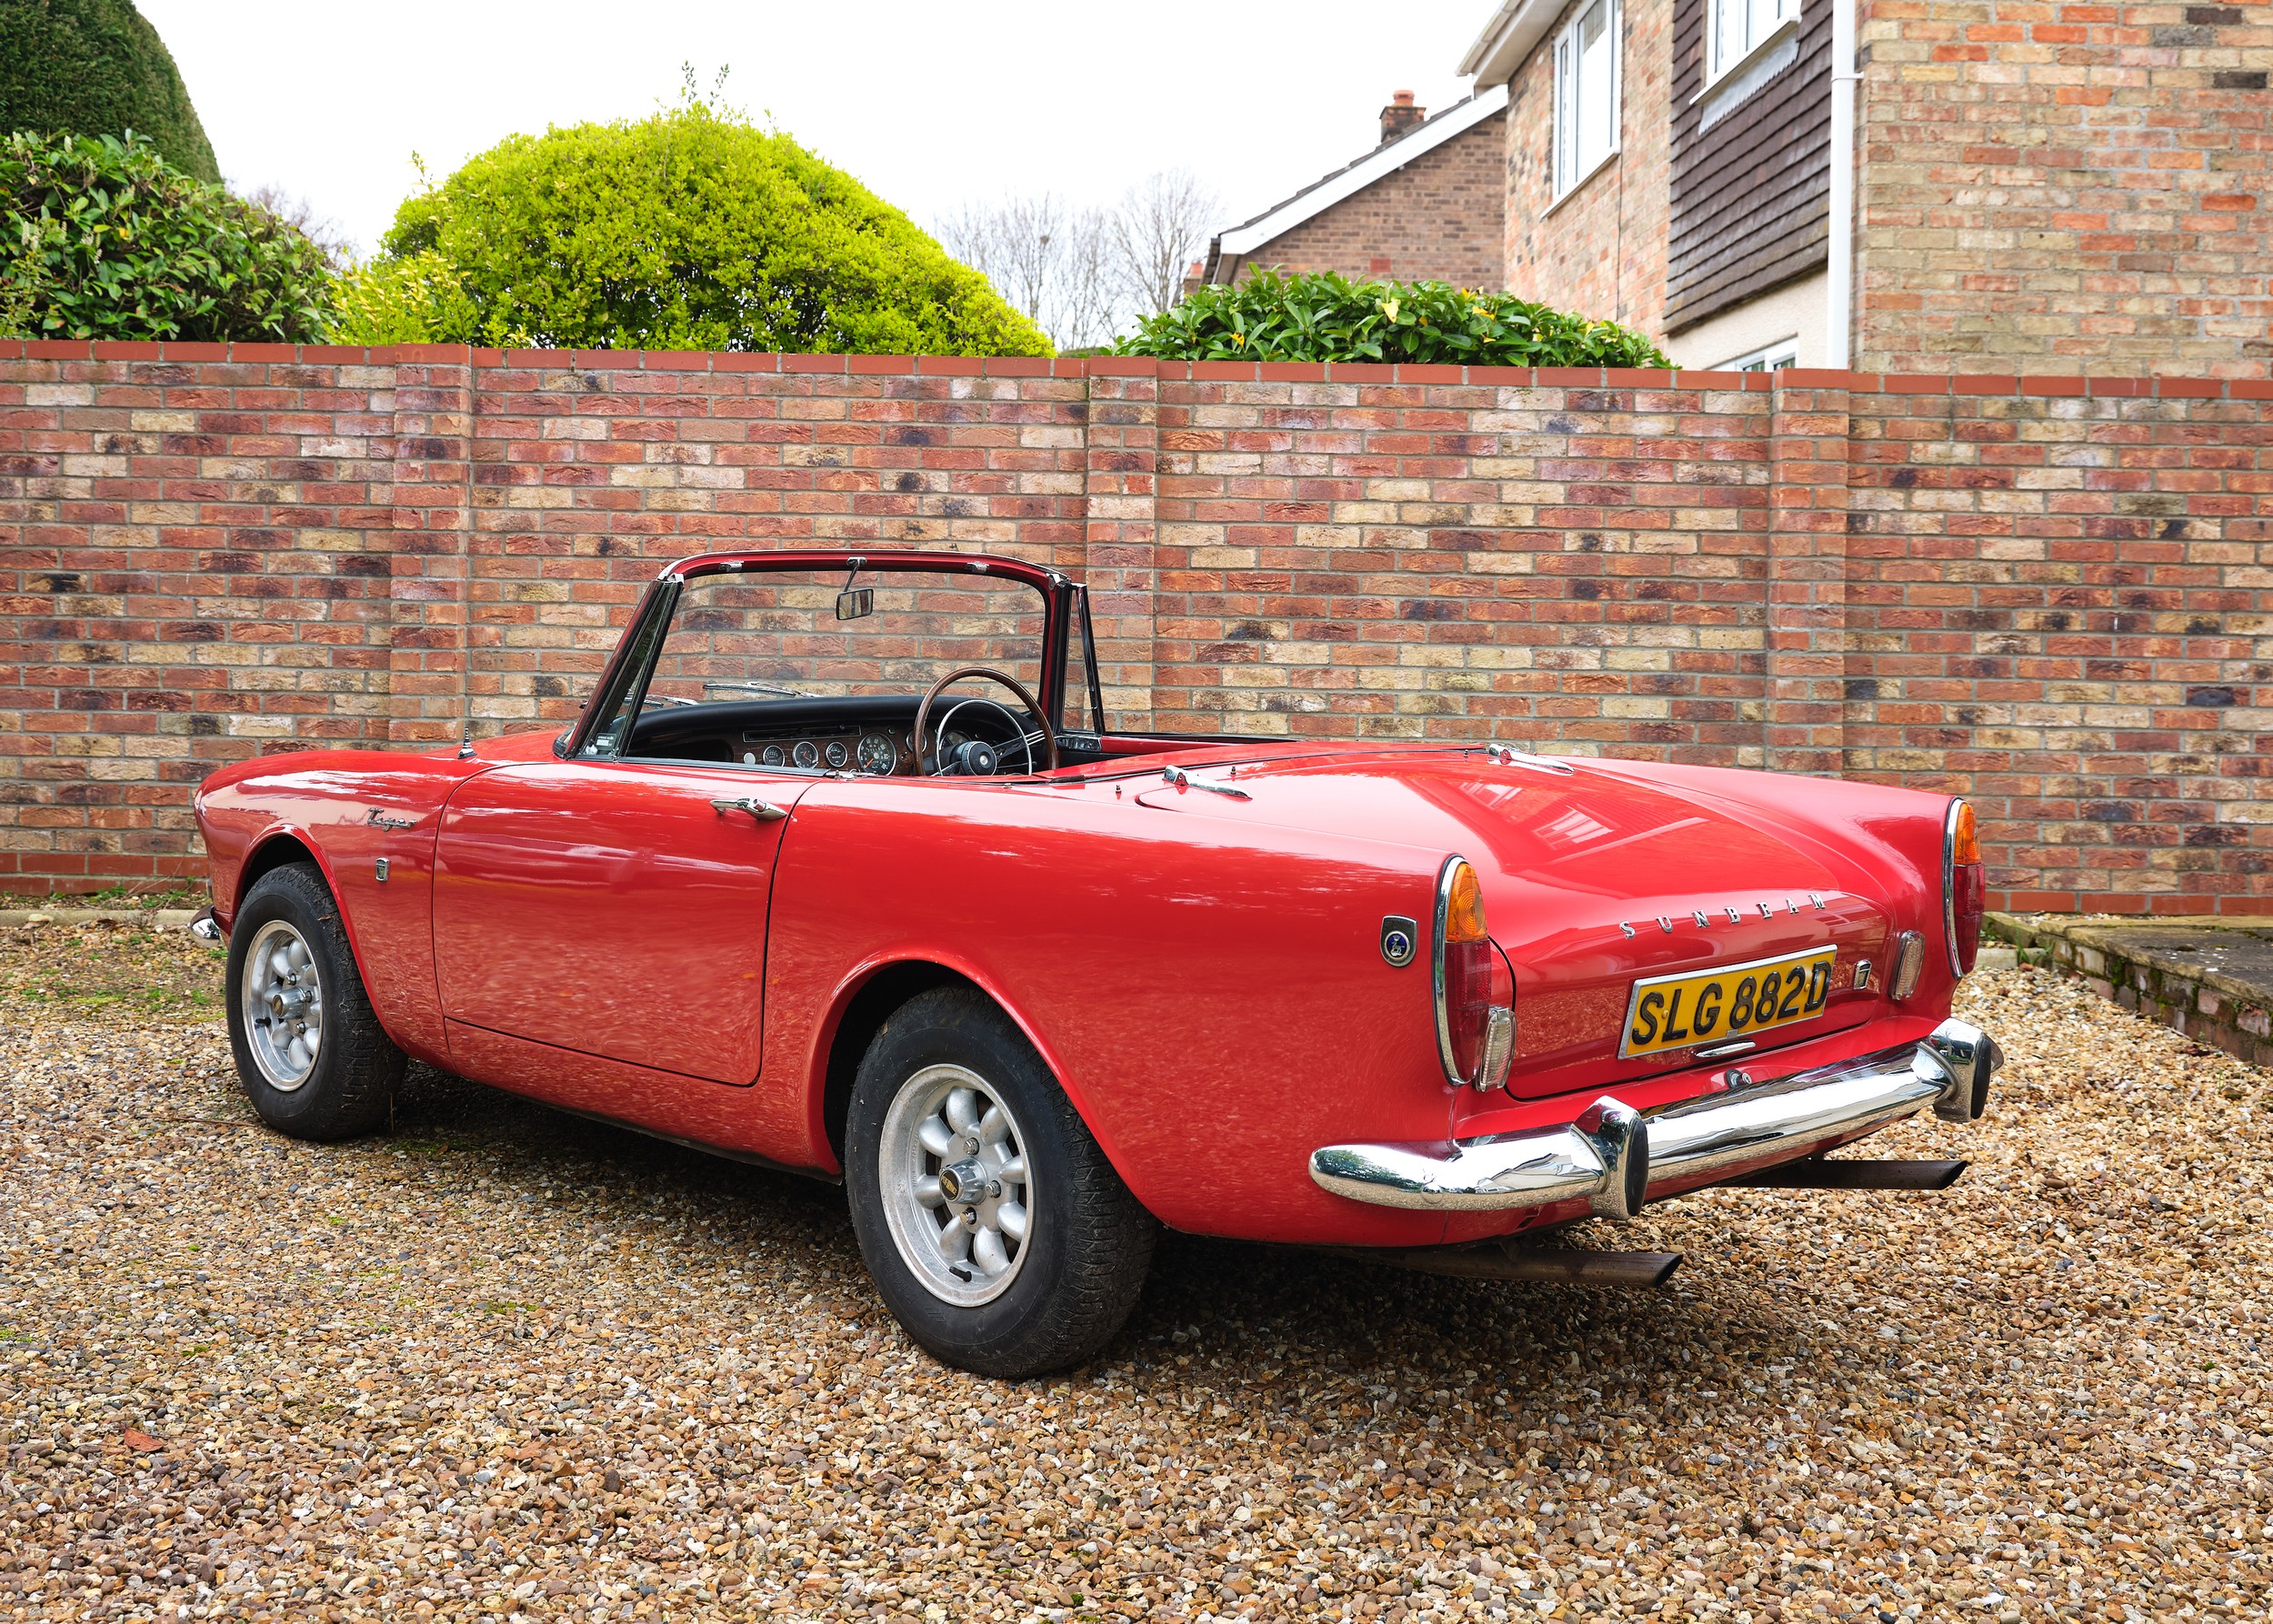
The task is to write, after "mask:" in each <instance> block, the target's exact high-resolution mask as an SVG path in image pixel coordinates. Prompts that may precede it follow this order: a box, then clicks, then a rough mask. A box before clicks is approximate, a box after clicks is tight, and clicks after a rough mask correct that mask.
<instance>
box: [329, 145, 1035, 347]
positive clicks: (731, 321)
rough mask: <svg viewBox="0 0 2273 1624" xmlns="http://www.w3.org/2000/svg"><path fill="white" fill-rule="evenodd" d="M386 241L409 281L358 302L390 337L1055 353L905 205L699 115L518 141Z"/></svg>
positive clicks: (442, 189) (480, 160)
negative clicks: (416, 329)
mask: <svg viewBox="0 0 2273 1624" xmlns="http://www.w3.org/2000/svg"><path fill="white" fill-rule="evenodd" d="M383 246H384V248H385V253H386V260H387V261H389V262H393V263H394V264H396V265H397V266H400V265H403V264H404V263H405V262H410V261H414V260H419V259H420V256H430V257H428V258H426V259H425V260H423V261H421V262H420V267H419V268H418V269H417V270H416V271H415V272H413V271H407V270H389V271H386V272H375V275H378V276H386V277H395V278H397V280H395V281H392V282H385V283H381V284H371V285H365V286H368V288H369V292H368V294H367V298H368V299H369V301H371V303H372V305H373V306H374V307H384V309H385V310H386V316H385V317H384V320H385V321H386V322H392V321H395V320H396V319H398V318H399V319H400V320H402V321H404V322H410V323H414V324H415V322H416V321H419V320H426V319H431V320H433V321H435V322H436V323H437V324H438V325H437V326H435V327H433V328H430V329H428V331H427V332H426V334H424V335H422V336H431V337H434V338H437V339H443V340H445V341H447V340H450V339H457V338H463V337H465V336H468V335H469V334H474V333H478V334H481V335H483V336H484V341H492V340H490V339H488V337H487V336H488V335H492V334H496V333H499V332H505V331H511V332H517V333H520V334H523V335H526V336H527V337H528V339H529V340H531V341H533V342H535V343H536V344H538V345H542V346H552V347H560V348H566V347H575V346H591V347H595V348H608V347H613V348H622V347H627V346H641V347H646V348H654V349H733V350H794V351H809V352H856V353H886V354H915V355H956V356H966V355H1047V354H1049V341H1048V339H1046V337H1044V336H1043V335H1042V333H1041V331H1040V329H1038V328H1037V327H1036V326H1034V324H1033V323H1032V322H1030V321H1028V320H1027V319H1026V317H1025V316H1020V315H1019V314H1018V313H1017V312H1016V311H1015V310H1013V309H1012V308H1011V307H1010V306H1008V305H1006V304H1005V303H1004V302H1003V300H1002V298H1001V296H999V295H997V294H996V292H995V291H994V289H993V288H992V287H991V286H988V284H987V282H986V278H985V277H983V276H980V275H979V274H978V273H977V272H976V271H974V270H972V269H971V268H970V267H968V266H963V265H959V264H957V263H956V261H955V260H953V259H950V258H949V257H948V256H947V255H946V250H944V249H942V248H941V247H940V246H939V245H938V244H937V243H936V242H934V241H933V240H932V239H931V238H930V237H928V236H925V235H924V234H923V233H922V232H921V231H919V230H917V229H916V226H915V225H914V224H913V223H911V222H910V221H909V220H908V218H907V216H905V215H903V214H902V213H900V211H899V210H897V209H896V208H893V207H892V206H890V205H888V204H886V203H885V202H883V201H882V200H881V199H879V198H877V197H876V195H874V194H873V193H871V192H869V191H868V190H867V188H866V187H865V186H863V185H861V184H860V183H859V182H858V181H856V180H855V179H853V178H852V176H850V175H846V174H845V173H843V172H842V171H841V170H837V169H834V168H832V167H830V166H829V165H826V164H825V163H823V162H821V160H820V159H818V158H816V157H815V156H814V155H812V154H810V153H808V152H806V150H805V149H804V148H803V147H801V146H799V145H797V144H796V142H795V141H792V140H791V139H790V138H789V137H788V136H786V135H780V134H777V133H772V132H768V131H765V130H760V129H756V128H753V127H752V126H750V125H747V124H746V123H743V122H742V121H741V120H740V119H738V118H736V117H735V116H732V115H728V114H726V113H724V112H722V111H720V110H718V109H715V108H713V107H710V106H706V105H701V104H699V103H696V104H692V105H686V106H683V107H678V108H674V109H672V110H669V111H666V112H662V113H658V114H656V115H654V116H652V117H649V118H646V119H641V120H638V121H636V122H621V123H616V124H605V125H603V124H585V125H574V126H571V127H569V128H566V129H561V128H554V129H550V130H547V131H546V133H545V134H544V135H516V136H513V137H511V138H510V139H508V140H506V141H504V142H502V143H500V144H499V145H496V146H494V147H492V148H491V149H490V150H489V151H487V152H486V153H483V154H482V155H479V156H478V157H476V158H473V159H471V160H469V161H468V162H467V163H466V165H465V166H464V167H463V168H461V169H459V170H458V171H457V172H456V174H455V175H451V176H450V177H449V178H448V179H447V180H446V181H445V182H443V183H442V184H441V185H439V186H436V187H433V188H431V189H429V190H428V191H426V192H425V193H423V194H421V195H418V196H416V197H413V198H411V199H410V200H409V201H407V202H406V203H405V204H404V205H403V206H402V207H401V209H400V210H399V211H398V212H397V213H396V216H395V225H394V227H393V229H391V230H390V231H389V232H388V233H387V234H386V238H385V241H384V245H383ZM445 272H446V279H444V276H443V273H445ZM421 289H423V290H424V291H418V290H421ZM453 289H454V290H455V292H453V291H451V290H453ZM461 296H462V297H463V299H464V301H465V302H466V303H465V305H464V306H460V304H459V303H458V300H459V298H460V297H461ZM390 300H392V301H394V302H393V303H391V304H390V303H388V301H390ZM421 300H424V301H426V303H424V304H422V303H420V301H421ZM361 319H363V318H362V317H351V318H347V320H348V322H349V323H352V321H355V320H361ZM350 330H353V331H357V332H359V333H361V332H371V331H376V330H380V329H379V328H374V327H364V328H359V329H358V328H354V327H352V326H350V325H343V327H342V329H341V331H342V332H343V333H345V332H346V331H350ZM385 330H387V331H390V332H391V331H394V330H395V329H394V328H392V327H387V328H386V329H385Z"/></svg>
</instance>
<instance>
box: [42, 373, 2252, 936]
mask: <svg viewBox="0 0 2273 1624" xmlns="http://www.w3.org/2000/svg"><path fill="white" fill-rule="evenodd" d="M2268 401H2273V385H2268V384H2263V383H2250V382H2246V381H2234V382H2230V383H2220V382H2217V381H2209V382H2198V381H2182V380H2163V381H2161V382H2159V383H2152V382H2148V383H2139V382H2126V381H2105V380H2101V381H2094V382H2092V383H2090V384H2088V385H2087V384H2085V383H2084V382H2082V381H2080V380H2063V379H2014V378H2009V377H2008V378H1965V379H1956V380H1952V379H1950V378H1947V377H1935V378H1918V377H1886V378H1881V377H1878V376H1871V375H1860V374H1857V375H1850V374H1845V373H1803V372H1786V373H1782V374H1777V375H1774V376H1769V375H1760V374H1753V375H1745V376H1737V375H1730V374H1661V373H1633V374H1609V375H1604V374H1601V373H1598V372H1578V373H1570V372H1565V373H1557V372H1541V373H1537V374H1534V373H1530V372H1525V371H1511V370H1497V369H1483V368H1477V369H1462V368H1458V367H1399V368H1394V369H1392V368H1387V367H1364V366H1335V367H1331V368H1327V367H1321V366H1261V367H1257V366H1216V365H1197V366H1184V365H1180V364H1177V365H1170V364H1161V363H1154V362H1151V361H1144V360H1134V359H1120V358H1109V357H1099V358H1096V359H1092V360H1087V361H1056V362H1047V361H1030V360H1006V361H1005V360H996V361H986V362H979V361H966V360H946V359H926V360H923V361H920V362H911V361H909V360H907V359H906V358H904V357H889V356H875V357H865V356H864V357H853V358H851V359H850V360H847V359H846V358H845V357H841V356H818V357H800V356H702V355H647V356H641V355H638V354H633V353H614V354H590V355H576V356H565V355H559V356H556V355H530V354H519V353H511V354H504V355H500V354H497V353H496V352H468V351H466V350H462V349H448V348H440V347H417V346H405V347H403V348H400V349H396V350H393V351H372V352H367V353H366V352H363V351H336V350H323V349H317V348H313V347H311V348H307V349H304V350H298V351H295V350H293V349H291V348H289V347H283V346H235V348H234V349H233V350H223V349H221V348H219V347H218V346H165V348H164V349H163V350H161V349H160V348H159V347H158V346H108V345H105V346H95V347H94V348H93V349H92V350H90V348H89V346H54V345H32V346H0V885H5V886H9V887H15V888H45V887H47V886H49V885H50V884H61V885H63V886H65V887H75V888H85V887H94V886H97V885H100V884H104V883H107V882H113V881H118V880H137V879H145V878H149V877H161V876H166V875H179V874H189V873H194V872H195V867H196V862H195V852H194V839H193V834H192V830H191V827H190V824H189V820H188V816H187V801H188V794H189V790H190V788H191V787H192V786H194V785H195V782H196V781H197V780H198V779H199V778H200V777H203V776H204V775H205V773H206V772H208V771H210V770H211V769H212V767H214V766H215V764H217V763H219V762H222V761H225V760H233V759H236V758H240V757H245V756H248V755H252V754H255V753H258V752H261V751H265V750H269V749H275V748H279V747H295V746H308V745H315V744H324V743H332V742H340V743H355V744H367V745H375V746H395V747H418V746H424V745H432V744H436V743H439V742H442V741H444V740H446V739H448V738H452V737H456V730H457V728H458V727H459V725H460V723H461V721H462V719H463V718H464V717H466V716H467V715H469V714H470V715H472V716H474V717H476V718H477V723H478V726H479V727H480V728H481V729H482V730H484V731H488V730H493V729H495V728H496V727H521V726H539V725H557V724H558V723H559V722H562V721H565V720H566V718H567V717H570V716H571V715H573V714H574V710H575V707H576V700H577V698H578V697H581V694H582V692H583V691H584V688H585V687H586V685H587V684H588V683H589V681H590V679H591V677H592V676H593V675H594V674H595V673H596V671H597V669H598V667H599V666H600V664H601V662H602V660H603V659H604V657H605V656H606V651H607V650H608V648H609V647H612V645H613V642H614V634H615V627H616V625H617V624H619V623H620V620H621V617H622V613H623V611H624V609H625V608H626V606H628V605H629V603H630V602H631V601H632V599H633V598H634V597H635V596H636V594H637V593H638V591H639V589H640V587H641V586H642V585H643V584H644V583H645V582H646V580H647V579H648V578H649V577H650V576H652V575H653V574H654V571H655V569H656V565H657V564H658V562H660V561H662V560H664V559H667V558H670V557H673V556H679V555H682V554H685V553H687V552H692V551H696V550H700V549H703V548H706V547H709V546H718V545H736V546H740V545H747V544H749V543H751V542H757V543H761V544H763V543H768V542H777V543H781V544H784V545H789V544H798V545H811V544H814V543H820V544H823V545H830V544H845V545H858V546H952V547H965V548H985V549H987V550H991V551H998V552H1006V553H1011V554H1014V555H1017V556H1026V557H1030V558H1035V559H1039V560H1043V561H1046V562H1050V563H1054V564H1056V565H1059V566H1063V567H1066V568H1068V569H1072V570H1076V571H1078V572H1079V573H1081V574H1082V575H1083V576H1085V577H1086V579H1087V580H1088V581H1089V583H1090V584H1091V586H1092V587H1093V590H1094V591H1095V594H1096V626H1097V631H1098V635H1099V639H1100V644H1101V647H1102V657H1103V660H1104V662H1105V664H1106V667H1107V682H1108V691H1107V702H1108V706H1109V707H1110V708H1111V710H1112V711H1113V712H1114V714H1115V717H1116V720H1117V721H1119V722H1120V723H1122V725H1125V726H1126V725H1135V726H1139V727H1147V726H1148V727H1163V728H1178V729H1181V728H1198V729H1221V730H1224V731H1228V732H1234V733H1247V734H1255V735H1262V736H1276V737H1288V736H1291V737H1388V738H1447V739H1483V738H1496V739H1501V740H1507V741H1510V742H1515V743H1519V744H1524V745H1528V746H1533V747H1546V748H1549V749H1555V750H1562V751H1572V752H1578V753H1615V754H1619V755H1629V756H1641V757H1659V758H1669V759H1679V760H1687V761H1701V762H1714V763H1724V764H1731V765H1741V766H1766V767H1775V768H1781V769H1787V770H1807V771H1845V772H1847V773H1850V774H1857V775H1860V776H1863V777H1872V778H1878V779H1884V780H1887V781H1890V782H1903V783H1911V784H1917V785H1920V786H1925V787H1937V788H1946V789H1952V790H1963V791H1966V792H1968V793H1970V794H1971V795H1972V796H1973V797H1975V799H1976V801H1977V803H1978V806H1979V807H1980V809H1981V811H1982V813H1983V815H1984V818H1985V825H1984V827H1985V844H1986V845H1987V846H1988V855H1989V860H1990V862H1991V865H1992V885H1993V887H1994V888H1995V890H1996V892H1997V897H1998V901H1999V902H2000V903H2002V904H2005V905H2008V906H2013V907H2106V908H2112V909H2118V910H2132V909H2139V910H2148V909H2151V910H2156V911H2164V912H2181V913H2206V912H2213V911H2228V912H2260V913H2262V912H2273V801H2268V797H2266V796H2265V794H2264V793H2263V785H2264V783H2265V781H2266V778H2267V777H2268V772H2269V771H2273V753H2269V752H2268V727H2267V720H2268V704H2269V703H2273V533H2269V528H2268V520H2273V425H2269V424H2268V414H2267V408H2268Z"/></svg>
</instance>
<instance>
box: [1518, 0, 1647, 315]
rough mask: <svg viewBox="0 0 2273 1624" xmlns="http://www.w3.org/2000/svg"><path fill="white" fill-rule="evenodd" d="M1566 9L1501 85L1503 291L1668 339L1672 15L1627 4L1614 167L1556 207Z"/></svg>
mask: <svg viewBox="0 0 2273 1624" xmlns="http://www.w3.org/2000/svg"><path fill="white" fill-rule="evenodd" d="M1571 15H1572V11H1571V9H1566V10H1565V12H1564V14H1563V15H1562V16H1561V17H1559V18H1557V20H1556V23H1555V25H1554V26H1553V27H1551V28H1549V29H1548V30H1547V35H1546V36H1545V37H1544V38H1543V39H1541V40H1540V42H1539V45H1538V48H1537V50H1535V51H1533V52H1532V53H1531V55H1530V56H1529V58H1528V59H1527V60H1526V61H1525V63H1524V65H1522V66H1521V67H1520V68H1518V69H1517V70H1516V74H1515V76H1514V77H1513V78H1511V79H1510V80H1509V81H1508V84H1507V95H1508V101H1507V112H1506V114H1504V115H1502V116H1504V117H1505V118H1506V120H1507V151H1506V154H1505V185H1506V188H1507V241H1506V245H1505V249H1506V270H1505V273H1504V275H1505V276H1506V278H1507V287H1508V289H1509V291H1511V292H1513V293H1517V294H1520V295H1521V296H1523V297H1525V298H1527V299H1533V300H1537V302H1539V303H1541V304H1544V305H1549V306H1553V307H1554V308H1556V309H1557V310H1575V311H1577V312H1579V313H1581V314H1583V315H1586V316H1593V317H1596V318H1597V319H1606V320H1609V321H1615V322H1617V323H1619V324H1620V325H1622V326H1630V327H1634V328H1637V329H1638V330H1640V331H1642V332H1644V333H1647V334H1648V335H1649V336H1652V337H1657V336H1660V335H1661V334H1662V333H1663V332H1664V329H1665V315H1666V256H1667V243H1668V240H1669V239H1668V232H1669V229H1670V226H1671V214H1670V209H1671V191H1670V187H1671V182H1672V174H1673V168H1672V164H1673V120H1672V117H1671V115H1670V114H1669V113H1668V111H1667V109H1668V107H1669V106H1670V105H1671V104H1670V101H1669V97H1670V96H1671V95H1672V88H1671V78H1672V72H1673V57H1672V48H1673V46H1672V41H1673V8H1672V5H1671V4H1670V0H1627V4H1625V5H1621V7H1620V9H1619V18H1618V25H1619V28H1620V29H1621V31H1622V43H1621V51H1622V55H1621V59H1620V67H1619V71H1620V73H1621V74H1622V75H1624V78H1623V83H1622V89H1621V94H1620V95H1619V98H1618V115H1619V135H1618V151H1617V156H1615V157H1613V158H1612V159H1611V160H1610V161H1609V162H1608V163H1607V164H1605V165H1602V167H1601V168H1599V169H1597V170H1596V171H1595V172H1594V174H1593V175H1591V176H1589V177H1588V178H1587V179H1586V180H1584V181H1581V182H1580V183H1579V184H1578V185H1577V186H1575V187H1573V188H1572V189H1571V191H1570V192H1569V194H1568V195H1566V196H1565V197H1564V198H1563V200H1562V202H1561V203H1560V204H1559V205H1557V202H1556V199H1555V156H1554V155H1555V41H1556V39H1557V36H1558V35H1560V34H1561V32H1562V30H1563V27H1564V26H1565V25H1567V23H1568V22H1569V21H1570V18H1571Z"/></svg>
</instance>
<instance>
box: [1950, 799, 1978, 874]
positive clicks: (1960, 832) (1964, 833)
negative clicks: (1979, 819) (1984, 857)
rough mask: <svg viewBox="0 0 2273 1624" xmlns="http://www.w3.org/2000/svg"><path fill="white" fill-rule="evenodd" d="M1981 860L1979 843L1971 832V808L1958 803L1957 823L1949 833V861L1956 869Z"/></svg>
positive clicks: (1961, 802) (1963, 803)
mask: <svg viewBox="0 0 2273 1624" xmlns="http://www.w3.org/2000/svg"><path fill="white" fill-rule="evenodd" d="M1980 860H1981V842H1980V839H1979V837H1978V836H1976V835H1975V834H1974V832H1973V808H1972V807H1969V806H1968V805H1967V804H1966V803H1965V802H1963V801H1959V802H1958V821H1957V825H1956V827H1954V828H1952V829H1951V830H1950V831H1949V861H1950V863H1951V864H1952V865H1953V866H1955V867H1964V866H1965V865H1966V864H1968V863H1978V862H1979V861H1980Z"/></svg>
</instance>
